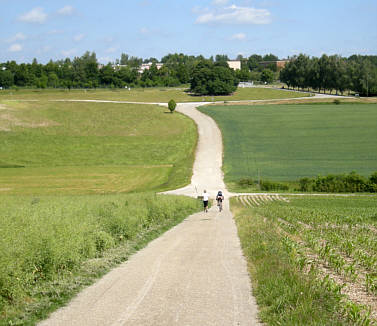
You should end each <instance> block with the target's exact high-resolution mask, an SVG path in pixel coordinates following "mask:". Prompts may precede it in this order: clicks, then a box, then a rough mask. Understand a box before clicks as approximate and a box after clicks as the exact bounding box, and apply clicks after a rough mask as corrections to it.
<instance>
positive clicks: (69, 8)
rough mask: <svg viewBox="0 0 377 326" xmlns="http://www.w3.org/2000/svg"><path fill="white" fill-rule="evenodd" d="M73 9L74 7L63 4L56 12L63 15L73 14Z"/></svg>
mask: <svg viewBox="0 0 377 326" xmlns="http://www.w3.org/2000/svg"><path fill="white" fill-rule="evenodd" d="M73 11H74V9H73V7H72V6H64V7H63V8H60V9H59V10H58V14H59V15H63V16H69V15H72V14H73Z"/></svg>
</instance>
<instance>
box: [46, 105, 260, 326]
mask: <svg viewBox="0 0 377 326" xmlns="http://www.w3.org/2000/svg"><path fill="white" fill-rule="evenodd" d="M203 104H206V103H186V104H178V106H177V111H179V112H182V113H183V114H186V115H187V116H189V117H190V118H192V119H194V121H195V122H196V123H197V125H198V131H199V141H198V147H197V152H196V159H195V163H194V170H193V176H192V180H191V184H190V185H188V186H187V187H184V188H182V189H178V190H174V191H168V192H166V193H169V194H182V195H187V196H193V197H196V196H197V194H198V193H199V194H200V193H201V192H202V191H203V189H206V190H207V191H208V192H209V194H210V196H211V197H212V198H214V196H215V195H216V193H217V191H218V190H219V189H222V190H223V191H224V194H225V196H226V199H227V198H228V197H229V195H230V194H229V193H228V192H227V191H226V188H225V185H224V182H223V175H222V171H221V166H222V138H221V133H220V130H219V128H218V127H217V125H216V123H215V122H214V121H213V120H212V119H211V118H209V117H208V116H206V115H204V114H202V113H200V112H199V111H197V110H196V109H195V107H197V106H198V105H203ZM40 325H41V326H47V325H62V326H63V325H64V326H67V325H78V326H79V325H80V326H85V325H88V326H89V325H90V326H94V325H101V326H103V325H109V326H115V325H116V326H118V325H193V326H194V325H195V326H196V325H201V326H202V325H214V326H222V325H224V326H231V325H233V326H236V325H237V326H238V325H259V322H258V320H257V306H256V303H255V300H254V298H253V297H252V295H251V285H250V279H249V275H248V272H247V266H246V261H245V259H244V257H243V255H242V251H241V247H240V242H239V239H238V236H237V229H236V225H235V223H234V220H233V216H232V214H231V212H230V210H229V202H228V201H227V200H226V201H225V203H224V210H223V211H222V212H221V213H219V212H218V211H217V207H215V206H213V207H212V208H211V209H210V211H209V212H208V213H197V214H194V215H191V216H189V217H188V218H187V219H185V220H184V222H183V223H181V224H179V225H177V226H176V227H174V228H173V229H171V230H169V231H168V232H166V233H165V234H163V235H162V236H161V237H160V238H158V239H156V240H154V241H152V242H151V243H150V244H149V245H148V246H147V247H146V248H144V249H142V250H141V251H139V252H137V253H136V254H134V255H133V256H132V257H131V258H130V259H129V261H127V262H125V263H123V264H122V265H120V266H119V267H117V268H115V269H114V270H112V271H111V272H109V273H108V274H107V275H105V276H104V277H103V278H102V279H100V280H99V281H98V282H97V283H95V284H94V285H92V286H90V287H88V288H87V289H85V290H83V291H82V292H81V293H80V294H79V295H78V296H77V297H76V298H75V299H73V300H72V301H71V302H70V303H69V305H68V306H67V307H64V308H62V309H60V310H58V311H56V312H55V313H53V314H52V315H51V317H50V318H49V319H47V320H45V321H43V322H41V323H40Z"/></svg>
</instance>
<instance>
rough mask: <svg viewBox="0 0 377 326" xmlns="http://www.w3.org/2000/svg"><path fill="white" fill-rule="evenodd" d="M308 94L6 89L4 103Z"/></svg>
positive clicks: (230, 98)
mask: <svg viewBox="0 0 377 326" xmlns="http://www.w3.org/2000/svg"><path fill="white" fill-rule="evenodd" d="M307 96H309V94H308V93H301V92H293V91H286V90H278V89H270V88H263V87H252V88H238V89H237V91H236V92H235V93H234V94H232V95H229V96H193V95H190V93H189V92H188V88H134V89H132V90H130V91H129V90H124V89H95V90H94V89H84V90H82V89H80V90H76V89H75V90H65V89H61V90H56V89H46V90H35V89H20V90H3V91H0V100H12V99H16V100H20V99H22V100H41V99H43V100H56V99H60V100H65V99H76V100H113V101H131V102H134V101H135V102H153V103H155V102H164V103H167V102H169V100H171V99H174V100H175V101H176V102H201V101H206V102H208V101H239V100H267V99H281V98H296V97H307Z"/></svg>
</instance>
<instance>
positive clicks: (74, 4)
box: [0, 0, 377, 63]
mask: <svg viewBox="0 0 377 326" xmlns="http://www.w3.org/2000/svg"><path fill="white" fill-rule="evenodd" d="M0 8H1V9H0V30H1V32H0V62H5V61H8V60H15V61H17V62H18V63H21V62H31V61H32V60H33V58H37V60H38V62H41V63H47V62H48V61H49V60H50V59H52V60H59V59H64V58H66V57H70V58H74V57H75V56H81V55H83V54H84V53H85V52H86V51H90V52H92V51H94V52H95V53H96V55H97V58H98V61H99V62H101V63H107V62H109V61H115V59H117V58H120V55H121V53H127V54H129V55H130V56H137V57H142V58H150V57H155V58H157V59H161V58H162V57H163V56H165V55H167V54H169V53H184V54H188V55H200V54H201V55H204V56H205V57H210V56H211V55H216V54H226V55H228V56H229V58H231V59H235V58H236V57H237V55H239V54H241V55H243V56H244V57H248V56H250V55H251V54H261V55H263V54H268V53H273V54H275V55H277V56H278V57H279V58H280V59H283V58H287V57H289V56H293V55H295V54H299V53H304V54H307V55H310V56H317V57H318V56H321V55H322V54H323V53H326V54H329V55H331V54H339V55H341V56H345V57H347V56H350V55H352V54H363V55H364V54H369V55H376V54H377V1H376V0H316V1H314V0H284V1H283V0H123V1H121V0H118V1H116V0H107V1H98V0H90V1H89V0H81V1H70V0H63V1H61V0H54V1H51V0H0Z"/></svg>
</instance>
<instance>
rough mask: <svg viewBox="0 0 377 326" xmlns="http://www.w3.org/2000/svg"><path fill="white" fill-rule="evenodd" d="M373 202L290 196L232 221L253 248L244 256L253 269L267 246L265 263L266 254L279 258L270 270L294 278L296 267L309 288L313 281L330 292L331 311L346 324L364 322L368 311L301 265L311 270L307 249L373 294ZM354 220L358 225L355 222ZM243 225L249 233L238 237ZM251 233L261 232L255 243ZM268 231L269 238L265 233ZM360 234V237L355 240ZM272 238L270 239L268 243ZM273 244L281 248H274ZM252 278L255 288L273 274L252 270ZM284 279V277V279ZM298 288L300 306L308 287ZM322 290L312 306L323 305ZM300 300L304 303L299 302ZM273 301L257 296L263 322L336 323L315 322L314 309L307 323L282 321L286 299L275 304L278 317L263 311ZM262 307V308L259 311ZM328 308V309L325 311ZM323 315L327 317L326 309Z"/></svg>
mask: <svg viewBox="0 0 377 326" xmlns="http://www.w3.org/2000/svg"><path fill="white" fill-rule="evenodd" d="M376 204H377V197H372V198H371V197H355V198H335V197H330V198H329V197H321V198H314V197H312V198H305V199H304V198H300V199H298V198H295V199H293V200H291V201H290V203H283V202H270V203H268V204H264V205H262V206H258V207H254V208H252V209H250V211H249V212H247V214H249V216H241V217H240V220H239V221H238V224H239V232H240V235H241V241H242V242H244V244H243V245H244V246H245V247H246V250H248V248H249V247H251V246H254V247H255V248H254V250H255V251H254V252H253V253H252V254H250V255H249V257H250V260H251V262H252V263H251V264H252V265H253V268H255V269H258V268H262V267H263V266H262V267H261V266H258V265H259V264H261V263H260V262H259V261H258V260H259V256H260V250H261V249H263V250H266V248H267V246H268V245H271V248H270V249H271V250H269V252H268V255H267V253H266V257H265V260H266V265H268V262H269V260H271V256H273V255H280V256H281V261H279V262H276V264H277V265H278V267H276V266H273V267H274V268H273V270H274V272H275V271H276V270H279V269H282V270H283V271H282V273H286V274H289V275H290V277H296V276H295V273H296V271H297V270H296V269H298V270H300V271H302V273H301V277H302V279H303V280H304V281H305V280H306V281H307V282H309V283H311V286H313V287H317V286H318V287H319V288H321V289H322V290H323V288H325V290H326V291H328V292H330V293H332V294H331V296H332V298H333V299H335V301H336V303H335V306H334V307H333V308H334V309H336V312H335V313H336V314H337V313H339V314H341V315H343V316H345V317H346V318H347V319H348V322H350V323H351V324H352V323H356V324H358V325H369V323H370V322H371V319H370V318H369V315H368V310H364V312H363V308H362V307H361V306H359V305H358V304H356V303H354V302H352V301H349V300H348V299H347V298H345V297H343V296H342V295H341V289H342V286H341V285H339V284H336V283H334V282H333V281H332V280H331V279H330V278H329V277H325V278H323V275H322V273H320V274H318V275H316V273H309V275H307V274H305V272H304V269H306V272H307V271H308V269H309V270H311V272H313V271H314V272H315V270H316V267H315V266H316V263H315V261H313V258H312V257H311V256H308V255H307V251H308V250H309V251H311V252H312V254H313V255H315V256H317V257H318V259H320V260H322V261H323V262H325V264H327V266H329V267H330V268H331V269H332V270H334V272H335V273H337V274H339V275H340V276H341V277H345V278H348V279H349V280H350V282H351V284H352V283H353V282H357V283H358V284H362V285H363V286H364V289H365V290H366V291H367V292H369V295H370V296H375V295H376V289H377V275H376V273H375V270H376V257H377V256H376V253H377V251H376V246H375V245H373V243H376V240H377V238H376V233H375V232H374V230H375V226H376V224H377V223H376V222H377V219H376V217H377V209H376V207H377V205H376ZM251 216H252V217H251ZM247 218H249V219H250V222H248V223H249V224H250V225H248V227H247V228H246V227H245V226H243V225H240V221H241V220H244V221H247ZM237 219H238V217H237ZM259 220H260V221H263V223H258V221H259ZM360 223H363V224H362V225H360ZM244 229H246V230H248V231H247V232H249V233H247V234H248V237H245V239H242V234H243V233H242V232H246V231H245V230H244ZM251 229H252V231H253V233H252V232H251ZM254 229H255V230H254ZM279 230H280V231H279ZM254 233H257V234H259V233H262V234H261V235H260V239H259V240H258V241H259V242H260V243H256V244H254V242H255V241H254V240H255V239H254V238H255V235H254ZM270 233H271V237H270V236H269V234H270ZM272 233H275V237H276V239H274V236H273V235H272ZM272 239H274V240H272ZM361 239H362V241H359V240H361ZM272 241H273V242H274V245H273V246H272ZM279 246H280V248H281V249H279ZM272 249H273V250H272ZM284 251H285V253H284ZM246 252H247V251H246ZM247 256H248V255H247ZM269 256H270V257H269ZM280 256H279V257H280ZM284 257H287V258H286V259H288V260H289V261H290V262H291V264H292V265H293V266H291V267H290V266H288V265H287V266H284V260H285V258H284ZM309 257H311V258H309ZM270 263H271V262H270ZM313 264H314V265H313ZM313 268H314V269H313ZM275 275H276V274H275ZM253 276H254V275H253ZM256 278H257V284H258V285H257V288H259V287H261V286H263V287H266V286H269V282H272V280H274V279H273V276H272V275H270V276H269V273H268V271H266V270H264V271H263V273H262V275H258V273H257V274H256ZM270 278H271V279H272V280H271V279H270ZM280 278H282V277H281V276H280V275H279V277H277V278H276V280H274V282H275V285H276V286H277V287H280V285H279V284H278V279H280ZM289 281H291V280H289ZM289 281H288V280H287V282H289ZM295 282H296V281H295ZM261 283H262V284H261ZM294 286H295V287H297V284H296V283H295V284H294ZM274 291H275V289H274ZM304 291H306V292H304ZM304 291H303V294H302V296H301V297H299V298H297V303H298V304H300V305H301V306H306V304H307V302H306V301H307V300H308V299H307V298H306V297H307V295H308V293H311V300H312V299H313V292H311V291H312V290H310V289H305V290H304ZM326 291H324V293H323V294H324V298H323V303H322V306H321V305H320V308H317V309H323V307H324V306H325V305H326V304H327V303H328V299H327V298H326ZM292 292H294V291H292V290H290V291H288V294H287V295H288V297H290V296H291V295H293V296H295V295H296V296H297V294H294V293H292ZM265 295H266V294H265ZM275 295H279V293H275ZM257 298H258V297H257ZM262 299H263V298H261V300H262ZM301 300H304V301H305V302H304V303H302V302H301ZM277 301H279V300H278V299H275V298H270V299H269V301H267V302H264V300H262V316H263V314H264V313H265V314H266V316H265V321H267V323H269V324H277V323H279V324H281V325H290V324H313V325H314V324H323V325H330V324H331V325H336V324H338V321H337V319H336V318H335V319H334V321H333V323H332V322H331V320H327V321H325V320H326V319H325V320H322V321H321V322H318V319H319V318H320V317H318V316H316V314H313V319H312V320H311V321H310V322H308V321H305V319H301V320H299V321H298V320H294V322H293V320H292V319H291V320H289V321H287V320H285V319H284V318H285V315H287V314H289V315H290V314H291V312H289V308H288V307H287V305H289V304H290V303H289V300H287V302H283V303H281V304H282V306H283V307H282V309H283V312H282V313H281V315H282V317H278V316H274V314H275V312H274V311H272V312H271V311H269V310H270V309H271V307H273V305H274V304H276V302H277ZM312 304H313V305H314V306H315V305H317V304H318V303H317V302H315V301H313V302H312ZM263 308H264V309H265V310H266V311H263ZM291 308H292V307H291ZM294 308H295V307H294ZM287 310H288V312H287ZM330 311H331V309H330V310H329V311H328V312H330ZM328 312H327V313H328ZM305 314H306V313H305V312H302V316H301V317H302V318H307V316H306V317H305ZM301 317H300V318H301ZM323 317H324V318H327V317H326V314H325V315H324V316H323ZM270 318H272V319H270ZM344 324H346V322H344Z"/></svg>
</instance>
